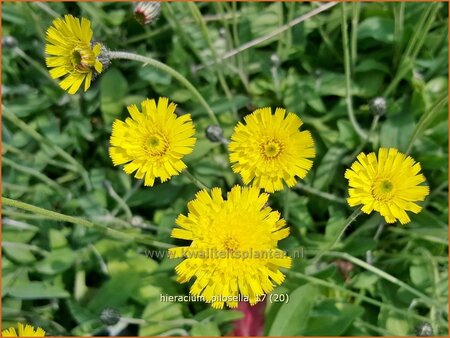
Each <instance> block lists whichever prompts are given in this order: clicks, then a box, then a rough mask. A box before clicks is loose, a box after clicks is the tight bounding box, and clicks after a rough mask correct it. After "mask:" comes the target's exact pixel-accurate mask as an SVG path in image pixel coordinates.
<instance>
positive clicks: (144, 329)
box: [139, 292, 183, 336]
mask: <svg viewBox="0 0 450 338" xmlns="http://www.w3.org/2000/svg"><path fill="white" fill-rule="evenodd" d="M160 294H161V292H160V293H159V294H158V296H157V297H155V298H153V299H152V300H151V301H149V303H148V305H147V306H146V308H145V310H144V312H143V313H142V319H145V320H147V321H148V323H147V324H144V325H141V326H140V328H139V335H140V336H156V335H159V334H161V333H163V332H166V331H169V330H172V329H175V328H178V327H180V326H182V325H181V324H179V323H176V322H174V321H175V320H177V319H181V318H182V317H183V316H182V312H181V304H180V303H171V302H161V301H160V298H159V295H160ZM172 320H174V321H172Z"/></svg>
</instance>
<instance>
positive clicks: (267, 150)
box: [261, 140, 283, 159]
mask: <svg viewBox="0 0 450 338" xmlns="http://www.w3.org/2000/svg"><path fill="white" fill-rule="evenodd" d="M282 149H283V145H282V144H281V143H280V142H279V141H277V140H269V141H266V142H264V143H263V144H261V151H262V155H263V156H264V157H265V158H269V159H273V158H275V157H277V156H278V155H279V154H280V153H281V150H282Z"/></svg>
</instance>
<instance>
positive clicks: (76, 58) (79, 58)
mask: <svg viewBox="0 0 450 338" xmlns="http://www.w3.org/2000/svg"><path fill="white" fill-rule="evenodd" d="M70 62H71V63H72V66H73V68H74V69H75V70H76V71H78V72H80V73H87V72H89V71H90V66H91V65H93V55H92V52H91V50H90V49H89V48H87V49H84V48H82V47H80V46H78V47H76V48H75V49H74V50H73V51H72V54H71V56H70Z"/></svg>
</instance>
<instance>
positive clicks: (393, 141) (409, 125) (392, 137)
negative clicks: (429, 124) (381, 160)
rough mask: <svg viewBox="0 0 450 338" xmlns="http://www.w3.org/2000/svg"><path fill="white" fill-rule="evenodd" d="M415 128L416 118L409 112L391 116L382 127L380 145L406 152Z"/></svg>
mask: <svg viewBox="0 0 450 338" xmlns="http://www.w3.org/2000/svg"><path fill="white" fill-rule="evenodd" d="M414 128H415V122H414V117H413V116H412V114H409V113H408V112H403V113H401V114H396V115H392V116H389V117H388V119H387V121H386V122H385V123H383V124H382V126H381V130H380V145H381V146H382V147H388V148H389V147H394V148H397V149H399V150H400V151H402V150H403V151H405V150H406V147H407V146H408V142H409V140H410V138H411V136H412V133H413V132H414Z"/></svg>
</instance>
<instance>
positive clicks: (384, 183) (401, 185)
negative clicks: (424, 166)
mask: <svg viewBox="0 0 450 338" xmlns="http://www.w3.org/2000/svg"><path fill="white" fill-rule="evenodd" d="M357 159H358V160H357V161H355V162H354V163H353V164H352V166H351V168H350V169H347V171H346V172H345V178H347V179H348V184H349V186H350V188H349V189H348V192H349V196H350V197H349V198H348V199H347V201H348V204H349V205H350V206H352V207H353V206H355V205H359V204H362V205H363V207H362V209H361V210H362V211H363V212H365V213H366V214H370V213H371V212H372V210H375V211H378V212H379V213H380V214H381V216H383V217H384V219H385V220H386V222H387V223H394V222H395V221H396V220H399V221H400V223H402V224H406V223H409V222H410V221H411V220H410V219H409V216H408V214H407V213H406V211H412V212H414V213H416V214H417V213H418V212H420V210H422V207H420V206H419V205H417V204H416V203H414V202H416V201H423V200H424V199H425V197H426V196H427V195H428V194H429V187H428V186H424V185H419V184H421V183H423V182H425V177H424V176H423V175H422V174H419V173H420V170H421V168H420V164H419V163H416V162H415V161H414V160H413V159H412V158H411V157H410V156H407V155H405V154H402V153H400V152H399V151H398V150H397V149H394V148H389V149H386V148H380V150H379V151H378V159H377V156H376V154H375V153H370V154H369V155H366V154H364V153H361V154H359V155H358V157H357Z"/></svg>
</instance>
